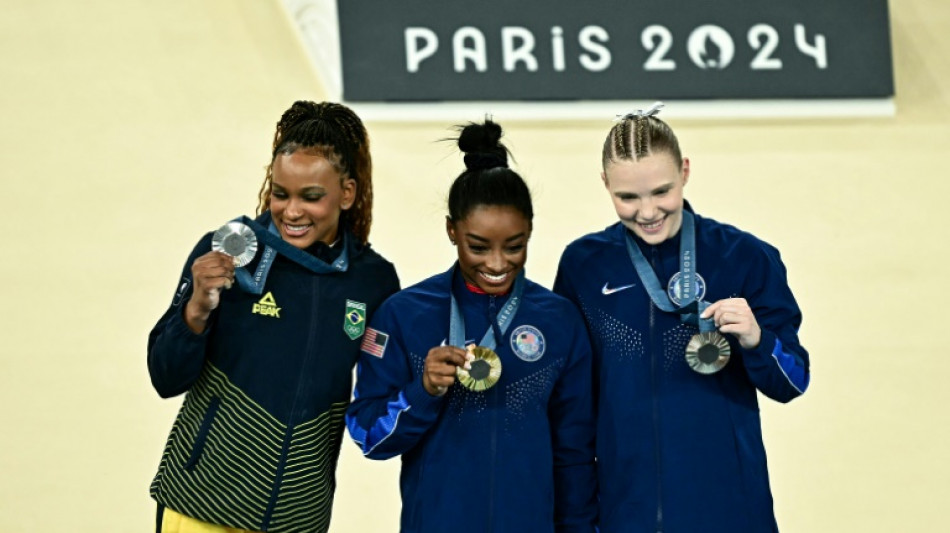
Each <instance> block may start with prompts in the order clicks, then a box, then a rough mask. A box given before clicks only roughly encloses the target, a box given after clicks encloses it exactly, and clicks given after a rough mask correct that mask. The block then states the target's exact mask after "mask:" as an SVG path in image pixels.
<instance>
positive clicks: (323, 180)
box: [148, 101, 399, 533]
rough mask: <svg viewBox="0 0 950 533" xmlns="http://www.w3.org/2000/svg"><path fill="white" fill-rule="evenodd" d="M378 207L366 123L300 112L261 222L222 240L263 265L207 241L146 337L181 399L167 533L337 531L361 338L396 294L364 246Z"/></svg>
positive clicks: (282, 139) (152, 363)
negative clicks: (346, 423)
mask: <svg viewBox="0 0 950 533" xmlns="http://www.w3.org/2000/svg"><path fill="white" fill-rule="evenodd" d="M371 207H372V179H371V175H370V159H369V148H368V140H367V135H366V130H365V129H364V128H363V124H362V122H361V121H360V120H359V118H357V117H356V115H355V114H353V112H352V111H351V110H350V109H349V108H347V107H345V106H342V105H340V104H334V103H328V102H323V103H319V104H318V103H314V102H302V101H301V102H295V103H294V104H293V106H291V108H290V109H288V110H287V111H286V112H285V113H284V115H283V116H282V117H281V120H280V122H279V123H278V124H277V133H276V135H275V137H274V146H273V156H272V160H271V164H270V165H269V166H268V168H267V174H266V177H265V179H264V185H263V187H262V189H261V194H260V206H259V211H260V212H259V213H258V217H257V218H256V219H253V220H251V219H249V218H247V217H242V218H241V219H240V223H239V222H237V221H232V222H231V223H229V224H228V225H227V227H228V228H231V227H232V226H237V228H238V229H237V230H236V231H234V232H233V233H232V234H229V236H228V237H226V238H236V237H237V236H241V237H240V238H242V239H248V240H253V241H254V242H261V243H262V244H263V246H261V248H263V251H261V252H260V253H258V247H250V248H253V251H252V252H250V253H249V257H247V258H246V259H247V262H246V263H245V262H243V261H242V262H241V263H240V264H236V262H235V260H236V258H234V257H231V256H229V255H227V254H225V253H222V252H221V251H213V250H212V249H211V246H212V242H215V241H214V239H213V237H212V235H211V234H208V235H206V236H205V237H204V238H203V239H201V241H200V242H199V243H198V245H197V246H195V248H194V250H193V251H192V253H191V256H190V257H189V258H188V260H187V261H186V262H185V267H184V269H183V271H182V279H181V282H180V283H179V284H178V290H177V292H176V295H175V298H174V300H173V303H172V305H171V307H169V309H168V310H167V311H166V312H165V314H164V316H162V318H161V319H160V320H159V322H158V323H157V324H156V325H155V327H154V328H153V329H152V332H151V334H150V335H149V342H148V365H149V372H150V374H151V378H152V384H153V385H154V387H155V389H156V390H157V391H158V393H159V394H160V395H161V396H163V397H170V396H176V395H179V394H182V393H186V395H185V401H184V404H183V405H182V407H181V412H180V415H179V417H178V419H177V420H176V422H175V425H174V426H173V427H172V430H171V435H170V436H169V438H168V444H167V446H166V448H165V453H164V455H163V456H162V460H161V464H160V466H159V469H158V473H157V474H156V476H155V479H154V481H153V483H152V488H151V494H152V497H153V498H154V499H155V500H156V501H157V502H158V517H157V531H160V532H161V533H193V532H197V531H202V532H206V533H212V532H225V531H235V530H238V529H239V530H241V531H245V530H250V531H272V532H280V531H285V532H290V531H315V532H321V531H327V530H328V528H329V525H330V513H331V509H332V505H333V493H334V489H335V486H336V481H335V468H336V462H337V456H338V455H339V452H340V440H341V437H342V433H343V413H344V410H345V409H346V406H347V404H348V403H349V399H350V389H351V384H352V378H351V375H352V374H351V373H352V369H353V364H354V363H355V360H356V357H357V354H358V353H359V344H360V342H361V341H360V337H361V336H362V335H363V333H364V329H365V322H366V320H367V319H368V318H369V317H370V316H371V315H372V313H373V311H375V310H376V308H377V307H378V306H379V305H380V304H381V303H382V301H383V300H384V299H385V298H386V297H387V296H389V295H391V294H392V293H394V292H395V291H396V290H398V289H399V281H398V279H397V278H396V271H395V270H394V269H393V266H392V264H390V263H389V262H388V261H386V260H385V259H383V258H382V257H381V256H379V254H377V253H376V252H375V251H373V250H372V249H371V248H370V247H369V246H368V245H367V243H366V239H367V237H368V235H369V227H370V209H371ZM219 240H223V239H219ZM232 248H233V247H232ZM238 248H241V249H243V248H244V247H243V246H239V247H238ZM225 249H227V248H225ZM315 376H320V379H319V380H318V379H316V378H315Z"/></svg>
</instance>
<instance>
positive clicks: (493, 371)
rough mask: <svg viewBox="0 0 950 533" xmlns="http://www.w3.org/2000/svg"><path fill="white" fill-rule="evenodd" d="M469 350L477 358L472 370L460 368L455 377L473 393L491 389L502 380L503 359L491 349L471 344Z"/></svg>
mask: <svg viewBox="0 0 950 533" xmlns="http://www.w3.org/2000/svg"><path fill="white" fill-rule="evenodd" d="M467 350H468V351H469V352H470V353H472V354H473V355H474V356H475V360H474V361H472V362H471V366H472V368H471V369H470V370H465V368H463V367H461V366H460V367H458V368H457V369H456V371H455V375H456V376H457V377H458V380H459V383H461V384H462V386H463V387H465V388H467V389H469V390H473V391H483V390H487V389H490V388H491V387H492V386H493V385H494V384H495V383H498V380H499V379H500V378H501V359H500V358H499V357H498V354H497V353H495V352H494V350H492V349H491V348H485V347H484V346H475V345H473V344H470V345H469V346H468V348H467Z"/></svg>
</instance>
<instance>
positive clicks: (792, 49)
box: [337, 0, 894, 102]
mask: <svg viewBox="0 0 950 533" xmlns="http://www.w3.org/2000/svg"><path fill="white" fill-rule="evenodd" d="M337 9H338V13H339V29H340V47H341V52H342V70H343V72H342V74H343V98H344V100H346V101H351V102H383V101H396V102H426V101H497V100H505V101H570V100H634V99H691V100H703V99H788V98H885V97H890V96H892V95H893V94H894V82H893V73H892V66H891V44H890V31H889V25H888V8H887V1H886V0H861V1H855V0H796V1H792V0H782V1H779V0H741V1H727V0H720V1H718V2H710V1H708V0H679V1H676V0H667V1H660V0H651V1H645V0H589V1H586V2H578V1H553V0H506V1H502V0H468V1H460V0H432V1H426V0H345V1H344V0H340V1H338V2H337Z"/></svg>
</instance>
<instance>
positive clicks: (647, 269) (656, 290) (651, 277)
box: [626, 209, 716, 332]
mask: <svg viewBox="0 0 950 533" xmlns="http://www.w3.org/2000/svg"><path fill="white" fill-rule="evenodd" d="M626 240H627V253H628V254H630V260H631V261H633V267H634V268H636V269H637V275H638V276H640V281H642V282H643V286H644V288H646V290H647V294H649V295H650V299H651V300H653V303H654V304H656V306H657V307H659V308H660V309H661V310H663V311H666V312H667V313H676V314H678V315H680V320H682V321H683V322H684V323H686V324H693V325H696V326H698V327H699V331H701V332H707V331H715V329H716V325H715V324H714V323H713V320H712V318H706V319H700V318H699V315H701V314H703V311H704V310H705V309H706V308H707V307H709V302H707V301H700V302H697V301H696V298H697V296H698V295H699V283H698V281H697V279H696V224H695V221H694V219H693V214H692V213H690V212H689V211H687V210H685V209H684V210H683V225H682V228H681V234H680V275H681V277H680V287H681V288H682V290H681V291H680V293H681V294H682V299H681V301H682V302H684V303H683V304H682V305H680V306H676V305H675V304H674V303H673V302H672V301H671V300H670V297H669V296H668V295H667V293H666V292H665V291H664V290H663V287H662V286H661V285H660V280H659V278H657V276H656V272H654V271H653V268H652V267H651V266H650V263H649V262H648V261H647V258H646V257H644V256H643V252H641V251H640V247H639V246H637V243H636V242H634V240H633V237H631V236H630V232H629V231H627V232H626Z"/></svg>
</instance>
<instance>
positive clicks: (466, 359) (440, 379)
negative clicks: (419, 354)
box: [422, 345, 475, 396]
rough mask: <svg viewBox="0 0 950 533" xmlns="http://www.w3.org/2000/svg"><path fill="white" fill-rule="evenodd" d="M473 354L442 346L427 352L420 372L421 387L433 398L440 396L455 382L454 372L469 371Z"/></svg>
mask: <svg viewBox="0 0 950 533" xmlns="http://www.w3.org/2000/svg"><path fill="white" fill-rule="evenodd" d="M474 359H475V356H474V355H473V354H470V353H468V352H466V351H465V350H463V349H461V348H459V347H457V346H449V345H442V346H436V347H435V348H432V349H431V350H429V353H428V355H426V361H425V366H424V368H423V370H422V386H423V387H425V389H426V392H428V393H429V394H431V395H433V396H442V395H444V394H445V393H446V392H448V390H449V387H451V386H452V383H454V382H455V376H456V372H457V371H458V370H461V369H463V368H464V369H470V368H471V361H473V360H474Z"/></svg>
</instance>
